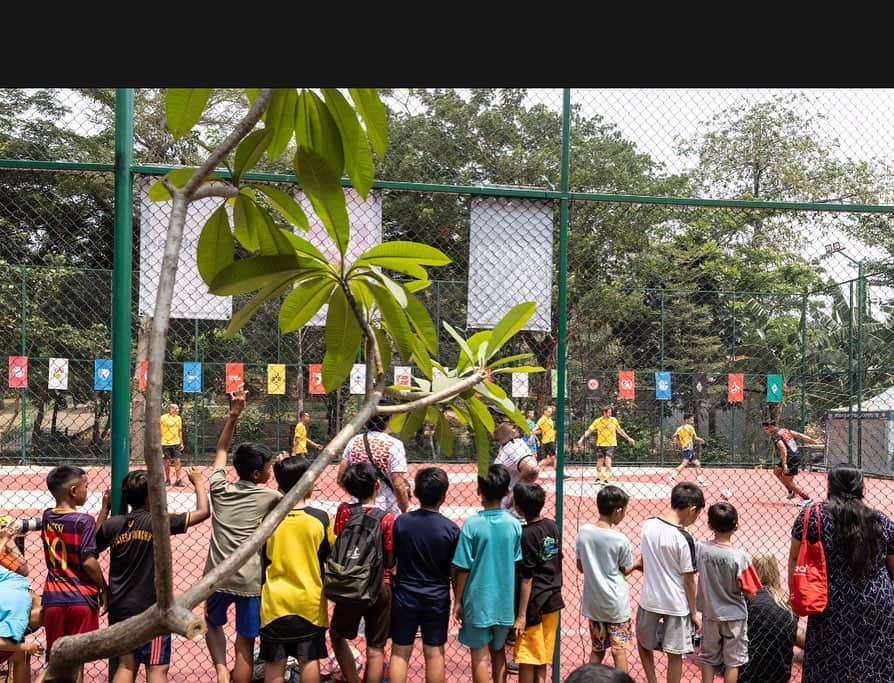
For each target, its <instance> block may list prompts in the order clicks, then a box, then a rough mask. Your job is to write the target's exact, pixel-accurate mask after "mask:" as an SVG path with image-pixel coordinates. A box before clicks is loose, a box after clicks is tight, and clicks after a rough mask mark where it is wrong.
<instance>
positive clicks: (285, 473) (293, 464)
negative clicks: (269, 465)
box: [273, 455, 310, 491]
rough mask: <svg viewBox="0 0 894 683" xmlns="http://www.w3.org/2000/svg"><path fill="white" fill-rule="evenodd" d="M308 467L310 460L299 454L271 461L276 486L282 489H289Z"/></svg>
mask: <svg viewBox="0 0 894 683" xmlns="http://www.w3.org/2000/svg"><path fill="white" fill-rule="evenodd" d="M308 467H310V462H308V460H307V458H303V457H301V456H300V455H293V456H292V457H290V458H283V459H282V460H279V461H277V462H275V463H273V476H274V477H276V484H277V486H279V488H281V489H282V490H283V491H289V490H291V488H292V487H293V486H294V485H295V484H297V483H298V480H299V479H301V477H303V476H304V473H305V472H307V468H308Z"/></svg>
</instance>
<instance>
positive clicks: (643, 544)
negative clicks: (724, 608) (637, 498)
mask: <svg viewBox="0 0 894 683" xmlns="http://www.w3.org/2000/svg"><path fill="white" fill-rule="evenodd" d="M704 507H705V496H704V494H703V493H702V490H701V489H700V488H699V487H698V486H696V485H695V484H693V483H691V482H688V481H684V482H681V483H679V484H677V485H676V486H674V488H673V489H672V490H671V497H670V509H669V510H668V511H667V512H665V513H664V515H662V516H661V517H649V518H648V519H647V520H646V521H645V522H643V528H642V531H641V533H640V553H641V555H642V557H641V559H640V561H639V562H638V563H636V565H635V566H637V567H642V570H643V586H642V592H641V593H640V596H639V607H638V608H637V611H636V645H637V649H638V650H639V657H640V662H642V665H643V670H644V671H645V673H646V680H647V681H648V682H649V683H656V681H657V679H656V678H655V658H654V651H655V650H657V649H658V629H659V625H660V624H662V623H663V624H664V636H663V639H662V642H663V647H662V649H663V650H664V652H666V653H667V683H680V679H681V678H682V676H683V655H684V654H687V653H689V652H692V631H693V629H694V630H696V631H697V630H698V629H699V628H700V627H701V616H700V615H699V613H698V611H697V609H696V603H695V591H696V580H695V571H696V562H695V541H693V540H692V536H690V535H689V533H688V532H687V531H686V527H688V526H689V525H691V524H693V523H694V522H695V520H696V519H698V516H699V515H700V514H701V511H702V510H703V509H704Z"/></svg>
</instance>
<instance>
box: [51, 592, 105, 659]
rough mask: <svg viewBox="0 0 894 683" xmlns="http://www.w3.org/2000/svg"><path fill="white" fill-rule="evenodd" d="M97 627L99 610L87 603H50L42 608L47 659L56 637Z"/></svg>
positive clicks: (85, 631) (92, 629) (71, 634)
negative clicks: (50, 604)
mask: <svg viewBox="0 0 894 683" xmlns="http://www.w3.org/2000/svg"><path fill="white" fill-rule="evenodd" d="M98 628H99V612H98V611H97V610H95V609H92V608H91V607H88V606H87V605H65V606H62V605H52V606H50V607H46V606H45V607H44V608H43V630H44V632H45V633H46V637H47V646H46V647H47V659H49V658H50V648H52V647H53V643H54V642H56V639H57V638H61V637H62V636H73V635H77V634H78V633H87V632H89V631H95V630H96V629H98Z"/></svg>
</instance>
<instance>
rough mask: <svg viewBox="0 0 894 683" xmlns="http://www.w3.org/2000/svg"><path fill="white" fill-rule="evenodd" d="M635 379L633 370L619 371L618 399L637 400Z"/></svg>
mask: <svg viewBox="0 0 894 683" xmlns="http://www.w3.org/2000/svg"><path fill="white" fill-rule="evenodd" d="M635 378H636V375H635V373H634V371H633V370H618V398H636V379H635Z"/></svg>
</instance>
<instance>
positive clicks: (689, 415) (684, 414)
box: [683, 413, 695, 421]
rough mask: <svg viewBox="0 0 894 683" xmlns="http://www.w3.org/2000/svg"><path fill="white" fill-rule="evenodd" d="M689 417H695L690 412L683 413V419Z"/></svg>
mask: <svg viewBox="0 0 894 683" xmlns="http://www.w3.org/2000/svg"><path fill="white" fill-rule="evenodd" d="M690 417H695V415H694V414H692V413H683V420H684V421H685V420H688V419H689V418H690Z"/></svg>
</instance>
